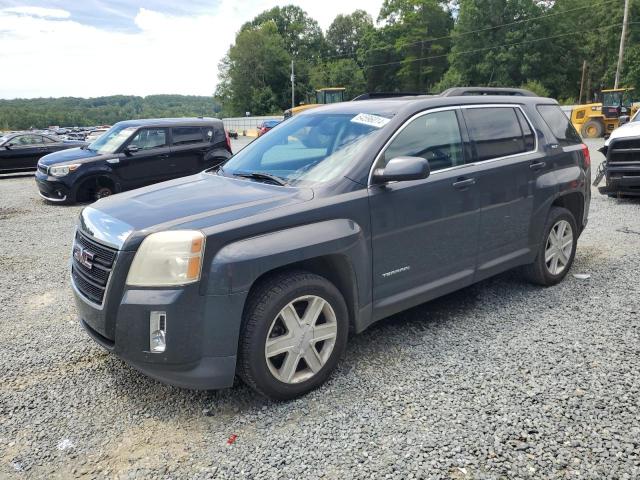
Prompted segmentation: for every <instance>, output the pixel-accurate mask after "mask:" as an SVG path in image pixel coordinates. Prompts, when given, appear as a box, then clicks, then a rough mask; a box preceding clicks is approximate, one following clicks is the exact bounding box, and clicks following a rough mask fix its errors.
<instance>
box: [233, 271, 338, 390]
mask: <svg viewBox="0 0 640 480" xmlns="http://www.w3.org/2000/svg"><path fill="white" fill-rule="evenodd" d="M347 335H348V313H347V307H346V304H345V301H344V298H343V297H342V295H341V294H340V292H339V291H338V289H337V288H336V287H335V286H334V285H333V284H332V283H331V282H329V281H328V280H327V279H325V278H323V277H320V276H318V275H314V274H311V273H307V272H288V273H281V274H277V275H275V276H273V277H270V278H268V279H267V280H266V281H263V282H262V283H261V284H260V285H259V286H258V287H257V288H256V289H255V290H254V291H253V292H252V294H251V296H250V298H249V299H248V301H247V307H246V309H245V313H244V319H243V328H242V333H241V338H240V345H239V358H238V374H239V375H240V377H241V378H242V379H243V380H244V382H245V383H246V384H247V385H249V386H250V387H251V388H253V389H254V390H256V391H257V392H258V393H260V394H262V395H264V396H266V397H269V398H272V399H276V400H288V399H291V398H295V397H298V396H300V395H303V394H305V393H307V392H309V391H311V390H313V389H314V388H316V387H318V386H319V385H321V384H322V383H324V382H325V380H326V379H327V378H328V377H329V375H330V374H331V372H332V370H333V369H334V368H335V367H336V365H337V363H338V360H339V359H340V357H341V356H342V354H343V353H344V350H345V348H346V343H347Z"/></svg>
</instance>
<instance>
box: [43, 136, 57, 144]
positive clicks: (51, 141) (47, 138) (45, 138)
mask: <svg viewBox="0 0 640 480" xmlns="http://www.w3.org/2000/svg"><path fill="white" fill-rule="evenodd" d="M42 138H43V140H44V143H56V141H55V140H54V139H53V138H49V137H42Z"/></svg>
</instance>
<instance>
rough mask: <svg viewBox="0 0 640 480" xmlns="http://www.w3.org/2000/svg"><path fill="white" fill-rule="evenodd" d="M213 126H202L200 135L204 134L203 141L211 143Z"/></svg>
mask: <svg viewBox="0 0 640 480" xmlns="http://www.w3.org/2000/svg"><path fill="white" fill-rule="evenodd" d="M213 133H214V131H213V127H204V128H202V135H203V136H204V141H205V142H209V143H211V141H212V140H213Z"/></svg>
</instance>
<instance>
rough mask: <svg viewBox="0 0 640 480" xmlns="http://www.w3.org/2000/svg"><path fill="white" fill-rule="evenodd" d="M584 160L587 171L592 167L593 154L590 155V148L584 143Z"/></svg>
mask: <svg viewBox="0 0 640 480" xmlns="http://www.w3.org/2000/svg"><path fill="white" fill-rule="evenodd" d="M582 159H583V160H582V161H583V162H584V169H585V170H586V169H587V168H589V167H590V166H591V154H590V153H589V147H587V146H586V145H585V144H584V143H583V144H582Z"/></svg>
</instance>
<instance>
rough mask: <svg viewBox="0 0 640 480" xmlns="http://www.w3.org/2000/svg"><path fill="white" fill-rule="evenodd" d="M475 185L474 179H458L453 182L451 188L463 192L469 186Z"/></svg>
mask: <svg viewBox="0 0 640 480" xmlns="http://www.w3.org/2000/svg"><path fill="white" fill-rule="evenodd" d="M475 184H476V179H475V178H460V179H458V180H457V181H456V182H453V188H457V189H458V190H464V189H465V188H468V187H470V186H471V185H475Z"/></svg>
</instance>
